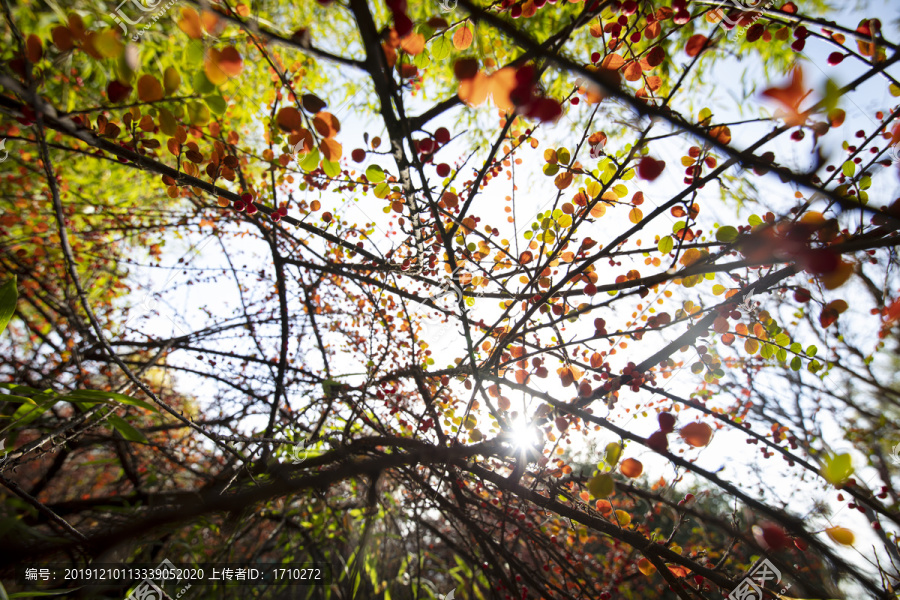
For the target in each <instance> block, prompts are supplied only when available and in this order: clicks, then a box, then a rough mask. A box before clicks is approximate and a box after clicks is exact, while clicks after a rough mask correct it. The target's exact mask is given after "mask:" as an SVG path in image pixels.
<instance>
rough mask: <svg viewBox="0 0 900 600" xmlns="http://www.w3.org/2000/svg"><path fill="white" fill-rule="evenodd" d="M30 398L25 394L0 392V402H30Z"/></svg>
mask: <svg viewBox="0 0 900 600" xmlns="http://www.w3.org/2000/svg"><path fill="white" fill-rule="evenodd" d="M31 401H32V400H31V398H26V397H25V396H15V395H13V394H0V402H12V403H13V404H22V403H23V402H31Z"/></svg>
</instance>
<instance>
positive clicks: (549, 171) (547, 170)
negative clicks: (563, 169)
mask: <svg viewBox="0 0 900 600" xmlns="http://www.w3.org/2000/svg"><path fill="white" fill-rule="evenodd" d="M557 173H559V165H558V164H556V163H547V164H545V165H544V175H546V176H547V177H553V176H554V175H556V174H557Z"/></svg>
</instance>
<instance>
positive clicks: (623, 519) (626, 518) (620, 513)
mask: <svg viewBox="0 0 900 600" xmlns="http://www.w3.org/2000/svg"><path fill="white" fill-rule="evenodd" d="M616 519H618V520H619V525H621V526H622V527H627V526H628V524H629V523H631V515H629V514H628V513H627V512H625V511H624V510H617V511H616Z"/></svg>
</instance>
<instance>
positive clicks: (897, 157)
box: [0, 142, 900, 165]
mask: <svg viewBox="0 0 900 600" xmlns="http://www.w3.org/2000/svg"><path fill="white" fill-rule="evenodd" d="M2 148H3V143H2V142H0V149H2ZM888 156H889V157H890V158H891V164H895V165H896V164H897V163H900V144H894V145H893V146H891V149H890V150H888ZM4 158H5V157H4ZM0 162H3V159H0Z"/></svg>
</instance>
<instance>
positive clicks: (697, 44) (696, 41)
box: [684, 33, 708, 57]
mask: <svg viewBox="0 0 900 600" xmlns="http://www.w3.org/2000/svg"><path fill="white" fill-rule="evenodd" d="M707 39H708V38H707V37H706V36H705V35H703V34H702V33H698V34H696V35H692V36H691V39H689V40H688V42H687V46H685V48H684V51H685V52H687V55H688V56H691V57H694V56H697V55H698V54H700V51H701V50H702V49H703V47H704V46H706V40H707Z"/></svg>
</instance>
